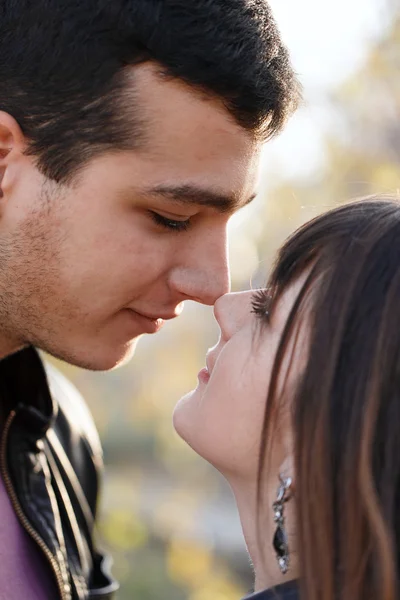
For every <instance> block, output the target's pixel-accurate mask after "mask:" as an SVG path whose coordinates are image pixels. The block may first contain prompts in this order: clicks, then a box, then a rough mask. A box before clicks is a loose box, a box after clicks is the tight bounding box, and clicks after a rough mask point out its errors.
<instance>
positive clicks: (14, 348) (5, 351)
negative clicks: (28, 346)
mask: <svg viewBox="0 0 400 600" xmlns="http://www.w3.org/2000/svg"><path fill="white" fill-rule="evenodd" d="M23 347H24V344H23V343H22V342H21V341H19V340H16V339H12V338H11V336H8V335H6V334H4V333H3V332H2V331H1V329H0V360H2V359H3V358H6V357H7V356H10V355H11V354H15V352H18V350H22V348H23Z"/></svg>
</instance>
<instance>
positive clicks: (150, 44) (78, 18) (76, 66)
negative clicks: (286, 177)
mask: <svg viewBox="0 0 400 600" xmlns="http://www.w3.org/2000/svg"><path fill="white" fill-rule="evenodd" d="M149 60H153V61H157V62H158V63H159V64H160V65H161V68H162V70H163V71H164V73H165V74H167V75H169V76H172V77H176V78H180V79H181V80H183V81H185V82H186V83H188V84H189V85H191V86H194V87H196V88H199V89H200V90H203V91H206V92H207V93H209V94H211V95H214V96H216V97H217V98H220V99H221V100H222V101H223V103H224V104H225V106H226V108H227V109H228V110H229V112H230V113H231V114H232V115H233V117H234V118H235V119H236V121H237V122H238V123H239V124H240V125H241V126H243V127H244V128H246V129H248V130H250V131H253V132H254V133H255V134H257V135H259V136H260V135H262V136H263V137H270V136H272V135H273V134H275V133H277V132H278V131H279V130H280V129H281V128H282V126H283V124H284V123H285V121H286V119H287V117H288V116H289V114H290V113H291V112H293V110H294V108H295V107H296V105H297V102H298V99H299V86H298V83H297V80H296V77H295V75H294V73H293V70H292V68H291V65H290V61H289V57H288V53H287V50H286V48H285V46H284V45H283V43H282V41H281V38H280V35H279V32H278V30H277V27H276V24H275V21H274V19H273V17H272V14H271V11H270V8H269V6H268V5H267V4H266V2H265V1H264V0H0V110H4V111H6V112H8V113H9V114H11V115H12V116H13V117H14V118H15V119H16V120H17V121H18V123H19V124H20V126H21V128H22V131H23V133H24V135H25V136H26V138H27V140H28V142H29V147H28V152H29V153H30V154H32V155H34V156H35V157H36V158H37V164H38V167H39V168H40V169H41V171H42V172H43V173H44V174H45V175H46V176H47V177H49V178H51V179H54V180H55V181H58V182H62V181H66V180H67V179H68V177H70V176H71V175H72V174H73V173H74V172H75V171H76V170H77V168H78V167H80V166H81V165H82V164H84V163H85V162H86V161H87V160H88V159H90V158H91V157H92V156H94V155H95V154H97V153H99V152H102V151H105V150H109V149H113V148H114V149H115V148H117V149H131V148H132V147H134V145H135V134H136V132H135V129H134V122H135V118H134V117H135V110H134V108H135V107H134V94H131V97H129V96H128V94H127V92H126V89H127V85H126V73H127V69H126V67H127V66H129V65H134V64H138V63H141V62H145V61H149ZM129 105H131V110H130V111H129V110H127V109H128V108H129ZM128 114H131V115H132V126H131V127H128V126H127V115H128ZM139 138H140V135H139ZM137 139H138V138H137Z"/></svg>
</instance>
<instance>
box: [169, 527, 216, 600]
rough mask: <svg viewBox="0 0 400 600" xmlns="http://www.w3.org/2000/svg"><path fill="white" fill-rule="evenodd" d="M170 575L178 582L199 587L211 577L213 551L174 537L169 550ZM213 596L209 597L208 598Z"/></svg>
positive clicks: (189, 586) (193, 587)
mask: <svg viewBox="0 0 400 600" xmlns="http://www.w3.org/2000/svg"><path fill="white" fill-rule="evenodd" d="M167 568H168V573H169V576H170V577H171V579H172V580H174V581H176V582H177V583H180V584H183V585H185V586H186V587H188V588H191V589H197V588H198V586H199V585H201V583H202V582H203V581H205V580H208V579H209V576H210V572H211V570H212V552H211V551H210V549H209V548H208V547H206V546H202V545H201V544H199V543H195V542H192V541H187V540H183V539H178V538H173V539H172V540H171V541H170V544H169V547H168V552H167ZM210 598H212V596H209V597H208V600H209V599H210Z"/></svg>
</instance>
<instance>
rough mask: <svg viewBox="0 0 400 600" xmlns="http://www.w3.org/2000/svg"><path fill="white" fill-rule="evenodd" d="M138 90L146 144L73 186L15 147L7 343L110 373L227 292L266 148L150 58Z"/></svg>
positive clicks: (4, 275) (1, 256)
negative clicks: (139, 341) (232, 235)
mask: <svg viewBox="0 0 400 600" xmlns="http://www.w3.org/2000/svg"><path fill="white" fill-rule="evenodd" d="M135 90H136V92H135V93H136V94H137V95H138V99H137V101H138V105H139V107H140V108H139V110H140V111H141V112H140V115H141V118H142V119H143V120H144V123H145V126H146V141H145V142H144V144H143V146H141V147H140V148H139V149H138V150H132V151H124V152H115V153H107V154H104V155H102V156H99V157H98V158H95V159H93V160H92V161H90V163H89V164H88V165H87V166H86V167H85V168H84V169H83V170H82V171H80V173H79V174H78V175H77V176H76V179H75V181H74V183H73V184H72V185H69V186H57V185H55V184H53V183H52V182H49V181H46V179H45V178H44V177H43V176H42V175H41V174H40V173H39V171H38V170H37V168H36V166H35V163H34V160H33V159H32V157H29V156H25V155H23V153H22V152H21V153H19V152H18V149H17V148H16V149H14V148H13V149H12V150H11V152H10V153H9V154H8V156H7V165H6V168H5V171H4V177H3V181H2V190H3V198H2V199H1V212H0V260H1V267H0V329H1V331H2V333H0V336H1V338H2V339H3V341H4V343H5V344H9V345H11V346H12V345H14V346H16V347H21V346H22V345H25V344H28V343H31V344H34V345H36V346H38V347H40V348H42V349H44V350H46V351H48V352H50V353H51V354H53V355H55V356H58V357H60V358H62V359H64V360H67V361H68V362H71V363H74V364H77V365H80V366H83V367H86V368H91V369H101V370H103V369H109V368H112V367H114V366H115V365H116V364H118V363H119V362H121V361H122V360H123V359H124V358H126V356H127V355H129V354H130V352H131V350H132V348H133V345H134V340H135V339H136V338H137V337H138V336H140V335H141V334H143V333H153V332H155V331H156V330H157V329H158V328H159V326H160V322H159V321H157V319H170V318H173V317H175V316H177V315H178V314H179V312H180V310H181V303H182V302H183V301H184V300H188V299H189V300H195V301H198V302H202V303H204V304H210V305H211V304H213V303H214V302H215V300H216V299H217V298H218V297H219V296H221V295H222V294H224V293H225V292H227V291H228V288H229V272H228V263H227V235H226V228H227V223H228V220H229V218H230V216H231V215H232V213H233V212H235V211H236V210H237V209H239V208H240V207H241V206H243V205H244V204H246V202H247V201H248V200H249V199H250V198H251V197H252V196H253V194H254V191H255V190H254V186H255V178H256V172H257V166H258V154H259V148H258V145H257V144H256V143H255V142H254V140H253V138H252V136H251V134H249V133H247V132H246V131H244V130H243V129H242V128H240V127H239V126H238V125H236V124H235V122H234V121H233V119H232V118H231V117H230V115H229V114H228V112H227V111H226V109H224V108H223V107H222V105H221V104H220V102H219V101H217V100H214V99H210V98H205V97H202V96H200V94H198V93H196V92H194V91H193V90H191V88H189V87H187V86H186V85H184V84H183V83H181V82H177V81H170V80H165V79H164V80H162V79H161V78H160V77H159V76H158V75H156V74H155V69H154V67H153V66H152V65H150V64H148V65H143V66H140V67H137V68H136V69H135ZM128 126H129V120H128V118H127V127H128ZM146 317H148V318H146Z"/></svg>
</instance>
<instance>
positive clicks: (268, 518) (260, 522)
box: [230, 482, 297, 592]
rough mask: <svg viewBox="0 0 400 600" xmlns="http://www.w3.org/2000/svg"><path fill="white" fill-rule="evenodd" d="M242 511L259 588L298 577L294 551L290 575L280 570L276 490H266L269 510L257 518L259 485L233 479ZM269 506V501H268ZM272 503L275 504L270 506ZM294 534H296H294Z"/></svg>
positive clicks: (256, 586)
mask: <svg viewBox="0 0 400 600" xmlns="http://www.w3.org/2000/svg"><path fill="white" fill-rule="evenodd" d="M230 485H231V488H232V491H233V493H234V496H235V499H236V504H237V507H238V511H239V517H240V522H241V525H242V530H243V535H244V538H245V542H246V546H247V550H248V553H249V555H250V558H251V562H252V564H253V568H254V574H255V583H254V589H255V591H256V592H257V591H261V590H264V589H268V588H270V587H273V586H275V585H279V584H281V583H285V582H286V581H289V580H290V579H294V578H296V577H297V564H296V561H295V559H294V556H293V553H291V556H290V559H291V562H290V568H289V570H288V572H287V574H286V575H283V573H282V572H281V571H280V569H279V567H278V563H277V560H276V556H275V551H274V548H273V545H272V540H273V537H274V533H275V525H274V521H273V512H272V504H273V502H274V500H275V492H276V490H273V492H272V494H270V493H269V492H268V493H267V494H266V504H267V506H266V510H264V512H263V513H262V514H261V516H260V518H259V519H258V518H257V491H256V486H255V485H254V486H253V488H252V486H249V485H248V484H246V485H243V483H238V482H235V483H234V484H232V482H230ZM264 507H265V504H264ZM269 507H271V508H270V509H269ZM290 537H292V536H290Z"/></svg>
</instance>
